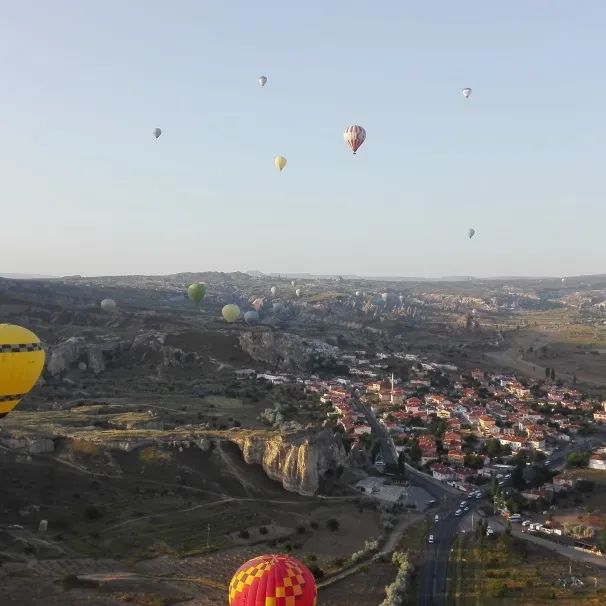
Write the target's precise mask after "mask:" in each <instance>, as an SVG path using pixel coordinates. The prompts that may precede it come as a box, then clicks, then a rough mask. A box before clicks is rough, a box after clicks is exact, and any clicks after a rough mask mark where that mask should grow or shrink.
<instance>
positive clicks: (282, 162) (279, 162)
mask: <svg viewBox="0 0 606 606" xmlns="http://www.w3.org/2000/svg"><path fill="white" fill-rule="evenodd" d="M274 164H275V165H276V168H277V169H278V170H279V171H280V172H282V169H283V168H284V167H285V166H286V158H285V157H284V156H276V159H275V160H274Z"/></svg>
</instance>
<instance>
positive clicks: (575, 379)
mask: <svg viewBox="0 0 606 606" xmlns="http://www.w3.org/2000/svg"><path fill="white" fill-rule="evenodd" d="M572 384H573V385H576V384H577V375H576V373H575V374H573V375H572Z"/></svg>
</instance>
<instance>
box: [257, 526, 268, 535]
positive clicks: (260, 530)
mask: <svg viewBox="0 0 606 606" xmlns="http://www.w3.org/2000/svg"><path fill="white" fill-rule="evenodd" d="M268 532H269V530H267V526H261V528H259V533H260V534H267V533H268Z"/></svg>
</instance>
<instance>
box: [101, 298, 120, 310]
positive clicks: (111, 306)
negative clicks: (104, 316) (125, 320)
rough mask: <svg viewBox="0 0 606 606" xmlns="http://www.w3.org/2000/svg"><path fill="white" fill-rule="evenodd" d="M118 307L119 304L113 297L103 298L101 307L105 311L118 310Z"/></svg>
mask: <svg viewBox="0 0 606 606" xmlns="http://www.w3.org/2000/svg"><path fill="white" fill-rule="evenodd" d="M117 307H118V306H117V305H116V302H115V301H114V300H113V299H103V301H101V309H102V310H103V311H116V309H117Z"/></svg>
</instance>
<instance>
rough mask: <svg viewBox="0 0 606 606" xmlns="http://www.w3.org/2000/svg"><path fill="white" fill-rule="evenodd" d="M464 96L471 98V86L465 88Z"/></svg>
mask: <svg viewBox="0 0 606 606" xmlns="http://www.w3.org/2000/svg"><path fill="white" fill-rule="evenodd" d="M463 96H464V97H465V99H469V97H471V88H464V89H463Z"/></svg>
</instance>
